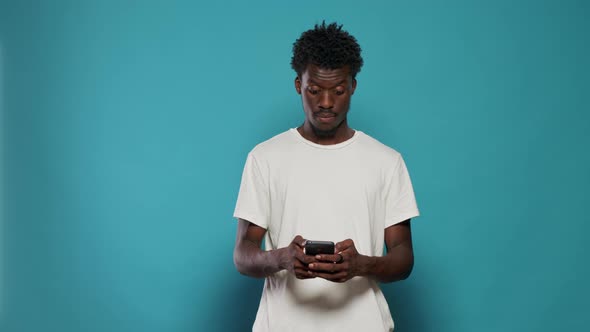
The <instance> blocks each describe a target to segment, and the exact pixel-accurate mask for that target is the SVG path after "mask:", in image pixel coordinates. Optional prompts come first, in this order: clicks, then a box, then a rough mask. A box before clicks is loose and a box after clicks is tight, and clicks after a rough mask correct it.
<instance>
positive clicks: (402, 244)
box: [361, 219, 414, 282]
mask: <svg viewBox="0 0 590 332" xmlns="http://www.w3.org/2000/svg"><path fill="white" fill-rule="evenodd" d="M385 244H386V246H387V255H385V256H383V257H368V256H364V257H366V258H364V259H361V262H362V263H361V273H363V274H364V275H366V276H369V277H374V278H375V279H377V280H378V281H380V282H393V281H398V280H403V279H406V278H408V277H409V276H410V273H412V268H413V267H414V250H413V248H412V234H411V228H410V220H409V219H408V220H406V221H403V222H401V223H399V224H396V225H393V226H389V227H387V228H386V229H385Z"/></svg>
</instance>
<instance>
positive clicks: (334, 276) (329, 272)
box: [309, 239, 367, 282]
mask: <svg viewBox="0 0 590 332" xmlns="http://www.w3.org/2000/svg"><path fill="white" fill-rule="evenodd" d="M366 258H367V257H366V256H363V255H361V254H359V253H358V251H357V250H356V247H355V246H354V241H352V240H351V239H347V240H344V241H342V242H338V243H336V245H335V247H334V254H333V255H316V256H315V259H316V260H317V262H314V263H311V264H309V270H310V271H311V273H310V274H311V275H312V276H314V277H320V278H324V279H326V280H330V281H334V282H345V281H347V280H350V279H351V278H353V277H356V276H360V275H362V274H363V273H362V271H363V264H365V261H366Z"/></svg>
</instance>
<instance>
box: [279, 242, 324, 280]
mask: <svg viewBox="0 0 590 332" xmlns="http://www.w3.org/2000/svg"><path fill="white" fill-rule="evenodd" d="M306 241H307V240H305V239H304V238H303V237H301V235H297V236H296V237H295V238H294V239H293V241H291V243H290V244H289V246H287V247H285V248H283V249H282V252H281V268H284V269H286V270H287V271H289V272H291V273H293V274H294V275H295V277H296V278H297V279H309V278H315V277H314V276H312V275H311V273H310V272H309V269H308V265H309V264H310V263H313V262H315V261H316V259H315V257H314V256H309V255H306V254H305V253H304V252H303V248H305V242H306Z"/></svg>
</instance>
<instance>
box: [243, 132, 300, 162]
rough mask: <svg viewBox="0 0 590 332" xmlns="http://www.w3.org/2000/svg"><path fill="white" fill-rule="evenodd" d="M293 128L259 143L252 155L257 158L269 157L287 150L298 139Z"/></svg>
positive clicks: (251, 152)
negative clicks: (294, 136)
mask: <svg viewBox="0 0 590 332" xmlns="http://www.w3.org/2000/svg"><path fill="white" fill-rule="evenodd" d="M291 131H292V130H291V129H289V130H287V131H284V132H282V133H280V134H278V135H275V136H273V137H272V138H269V139H267V140H266V141H264V142H261V143H259V144H257V145H256V146H255V147H254V148H253V149H252V150H251V151H250V155H251V156H252V157H254V158H256V159H269V158H272V157H273V156H276V155H278V154H281V153H283V152H284V151H287V150H288V149H289V148H290V147H291V146H292V145H293V144H295V143H296V140H295V139H294V138H293V133H292V132H291Z"/></svg>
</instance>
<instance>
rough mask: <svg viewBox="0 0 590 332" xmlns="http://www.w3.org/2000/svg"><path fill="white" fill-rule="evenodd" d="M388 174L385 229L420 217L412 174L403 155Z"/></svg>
mask: <svg viewBox="0 0 590 332" xmlns="http://www.w3.org/2000/svg"><path fill="white" fill-rule="evenodd" d="M387 174H388V176H387V179H386V182H385V183H386V186H385V191H386V192H385V199H386V201H385V228H387V227H389V226H392V225H395V224H397V223H400V222H402V221H404V220H407V219H410V218H414V217H417V216H419V215H420V212H419V211H418V206H417V204H416V197H415V196H414V188H413V187H412V181H411V180H410V174H409V173H408V169H407V168H406V164H405V162H404V160H403V158H402V156H401V155H399V156H398V160H397V162H395V163H394V166H393V167H392V169H391V170H390V171H389V172H388V173H387Z"/></svg>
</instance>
